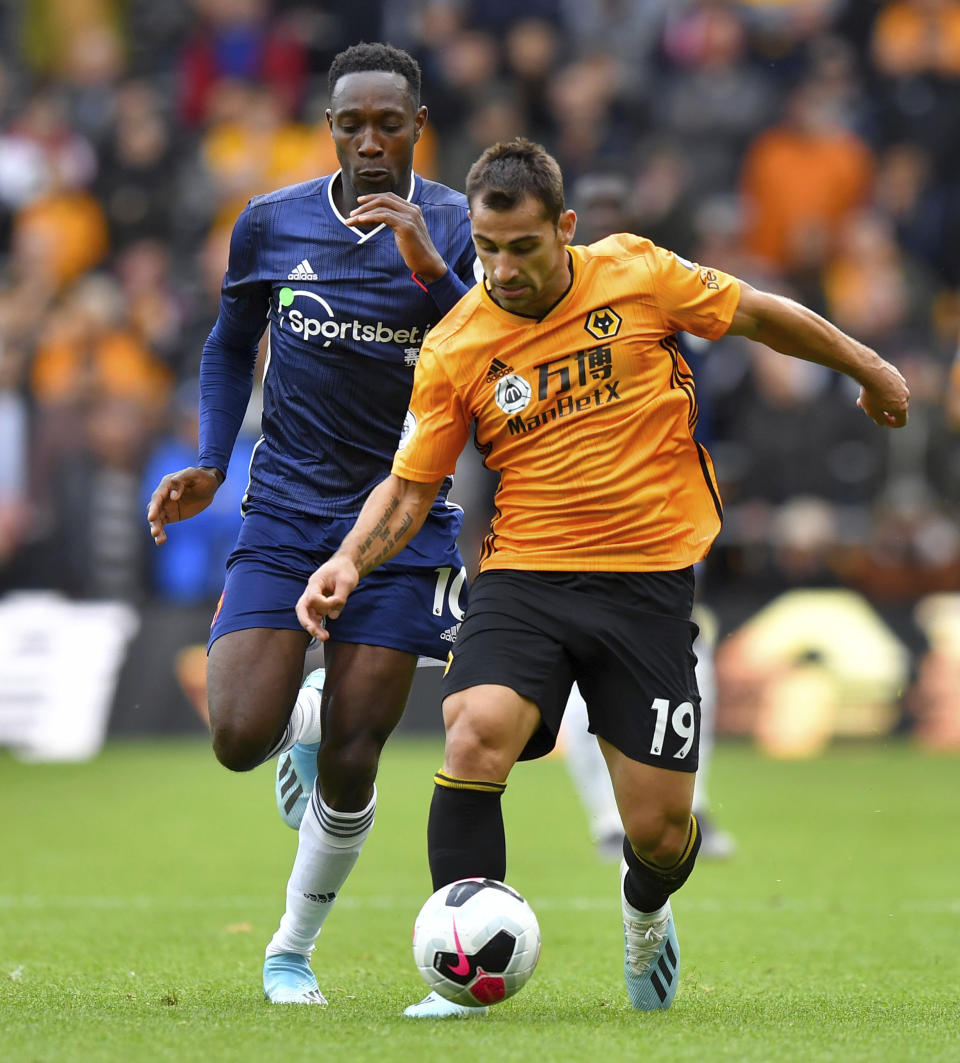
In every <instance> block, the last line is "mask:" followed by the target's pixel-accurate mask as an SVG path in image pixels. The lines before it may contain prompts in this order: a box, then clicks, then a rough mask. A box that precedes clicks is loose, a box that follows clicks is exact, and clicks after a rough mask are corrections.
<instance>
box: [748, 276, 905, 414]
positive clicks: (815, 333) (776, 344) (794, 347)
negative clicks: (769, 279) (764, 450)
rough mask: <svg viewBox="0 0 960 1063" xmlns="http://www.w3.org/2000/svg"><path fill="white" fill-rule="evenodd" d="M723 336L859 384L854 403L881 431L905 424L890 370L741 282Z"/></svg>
mask: <svg viewBox="0 0 960 1063" xmlns="http://www.w3.org/2000/svg"><path fill="white" fill-rule="evenodd" d="M728 335H736V336H746V337H747V338H748V339H751V340H756V341H757V342H758V343H764V344H766V345H767V346H768V347H772V348H773V349H774V350H775V351H780V352H781V353H782V354H789V355H791V356H792V357H794V358H803V359H805V360H806V361H808V362H817V363H819V364H820V365H825V366H827V367H828V368H830V369H835V370H837V371H838V372H840V373H846V375H847V376H849V377H852V378H853V379H854V380H856V381H857V383H858V384H859V385H860V397H859V399H858V400H857V404H858V405H859V406H860V407H861V408H862V409H863V410H864V412H865V413H866V414H867V415H868V416H869V417H870V418H872V420H874V421H875V422H876V423H877V424H878V425H880V426H881V427H882V428H901V427H903V425H905V424H906V423H907V406H908V405H909V402H910V389H909V388H908V387H907V382H906V381H905V380H904V378H903V374H902V373H901V372H900V370H899V369H897V368H896V366H893V365H891V364H890V363H889V362H888V361H886V360H885V359H883V358H881V357H880V355H879V354H877V352H876V351H874V350H871V348H869V347H866V346H864V344H862V343H859V342H858V341H857V340H855V339H853V338H852V337H850V336H848V335H847V334H846V333H845V332H841V331H840V329H838V328H837V327H836V325H832V324H831V323H830V322H829V321H827V320H826V319H825V318H822V317H820V315H819V314H815V313H814V312H813V311H812V310H809V309H808V308H807V307H805V306H801V305H800V304H799V303H795V302H794V301H793V300H792V299H786V298H784V297H783V296H780V295H773V294H772V293H770V292H761V291H757V289H756V288H752V287H751V286H750V285H749V284H744V283H743V282H742V281H741V291H740V304H739V306H738V307H737V310H736V313H735V314H734V317H733V323H732V324H731V325H730V328H729V330H728Z"/></svg>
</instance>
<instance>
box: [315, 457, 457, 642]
mask: <svg viewBox="0 0 960 1063" xmlns="http://www.w3.org/2000/svg"><path fill="white" fill-rule="evenodd" d="M442 482H443V481H442V480H437V481H436V482H435V483H429V484H422V483H416V482H415V481H413V480H405V479H403V478H402V477H400V476H395V475H394V474H392V473H391V475H390V476H388V477H387V478H386V480H384V481H383V482H382V483H380V484H378V485H377V486H376V487H375V488H374V489H373V490H372V491H371V492H370V494H369V495H368V496H367V500H366V502H364V504H363V509H361V510H360V516H359V517H357V520H356V523H355V524H354V526H353V528H351V530H350V531H349V532H348V533H347V535H346V537H345V538H344V540H343V542H342V543H341V544H340V547H339V549H338V550H337V552H336V553H335V554H334V555H333V556H332V557H331V558H330V560H329V561H326V562H324V564H322V565H321V566H320V567H319V568H318V569H317V570H316V572H314V573H313V575H312V576H311V577H310V579H309V580H308V581H307V586H306V588H305V589H304V592H303V594H301V595H300V600H299V601H298V602H297V619H298V620H299V621H300V623H301V624H302V625H303V627H304V629H305V630H306V631H308V632H309V633H310V634H311V635H312V636H313V637H314V638H316V639H320V641H321V642H323V641H325V640H326V639H327V638H328V637H329V635H328V632H327V631H326V629H325V628H324V626H323V625H324V621H325V620H326V618H327V617H328V616H329V617H330V618H331V619H332V620H336V618H337V617H338V616H339V615H340V613H341V612H342V611H343V607H344V606H345V605H346V604H347V598H349V597H350V594H351V592H352V591H353V589H354V587H356V585H357V584H358V583H359V582H360V580H361V578H362V577H363V576H365V575H367V573H368V572H372V571H373V570H374V569H375V568H376V567H377V566H378V565H382V564H383V563H384V561H389V560H390V558H391V557H393V556H394V555H395V554H398V553H399V552H400V551H401V550H402V549H403V548H404V547H405V546H406V545H407V543H408V542H410V540H411V539H412V538H413V537H414V535H416V533H417V532H418V531H419V530H420V526H421V525H422V524H423V522H424V521H425V520H426V518H427V514H428V513H429V512H430V507H431V506H432V505H433V500H434V499H435V498H436V497H437V492H438V491H439V490H440V485H441V484H442Z"/></svg>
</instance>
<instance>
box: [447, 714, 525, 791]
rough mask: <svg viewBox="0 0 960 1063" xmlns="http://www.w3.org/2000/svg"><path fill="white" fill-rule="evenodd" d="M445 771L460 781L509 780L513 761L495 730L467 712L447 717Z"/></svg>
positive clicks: (501, 737) (497, 731)
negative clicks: (507, 778) (508, 776)
mask: <svg viewBox="0 0 960 1063" xmlns="http://www.w3.org/2000/svg"><path fill="white" fill-rule="evenodd" d="M445 720H446V726H447V736H446V743H445V747H444V758H443V762H444V768H445V770H446V771H447V772H449V773H450V774H451V775H453V776H455V777H456V778H458V779H488V780H495V781H499V780H501V779H506V777H507V775H508V773H509V771H510V769H511V767H513V758H512V757H511V756H510V754H509V752H508V750H507V748H505V744H504V741H503V736H502V735H501V734H500V732H499V730H498V729H496V728H490V727H489V726H484V720H483V719H482V718H478V717H477V716H476V715H471V714H470V713H468V712H461V713H456V714H453V715H450V716H447V715H445Z"/></svg>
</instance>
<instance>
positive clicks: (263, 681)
mask: <svg viewBox="0 0 960 1063" xmlns="http://www.w3.org/2000/svg"><path fill="white" fill-rule="evenodd" d="M309 642H310V637H309V636H308V635H307V633H306V632H305V631H304V630H303V629H302V628H301V629H300V630H299V631H294V630H291V629H285V628H262V627H255V628H241V629H239V630H235V631H230V632H227V633H226V634H223V635H221V636H220V637H219V638H218V639H216V641H215V642H214V643H213V644H212V645H211V647H210V651H209V654H208V656H207V702H208V705H209V710H210V724H211V727H212V729H213V731H214V733H215V734H216V733H217V732H223V731H227V730H229V731H230V732H231V733H234V734H238V735H239V734H243V735H248V736H250V737H251V739H253V738H256V739H257V740H259V741H260V742H262V743H265V744H272V741H273V739H275V737H276V736H277V735H279V733H280V732H281V731H282V729H283V728H284V727H285V726H286V723H287V721H288V720H289V718H290V712H291V710H292V709H293V705H294V703H295V702H296V699H297V691H298V689H299V687H300V683H301V681H302V678H303V659H304V655H305V653H306V650H307V646H308V644H309Z"/></svg>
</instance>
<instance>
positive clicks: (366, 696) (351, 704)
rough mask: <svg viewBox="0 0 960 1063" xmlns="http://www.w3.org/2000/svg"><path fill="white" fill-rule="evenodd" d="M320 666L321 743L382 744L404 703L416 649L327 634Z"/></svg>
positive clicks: (333, 745)
mask: <svg viewBox="0 0 960 1063" xmlns="http://www.w3.org/2000/svg"><path fill="white" fill-rule="evenodd" d="M324 667H325V669H326V676H325V679H324V688H323V734H324V746H325V747H327V748H335V749H344V748H346V747H348V746H350V745H352V744H354V743H356V742H372V743H373V744H374V745H375V746H376V747H377V748H380V747H382V746H383V743H384V742H386V740H387V738H388V737H389V736H390V733H391V732H392V731H393V729H394V728H395V727H396V726H397V724H398V723H399V722H400V717H401V716H402V715H403V710H404V708H405V707H406V704H407V698H408V696H409V694H410V687H411V685H412V683H413V677H414V673H415V671H416V667H417V656H416V654H413V653H408V652H406V651H403V650H395V649H392V648H390V647H386V646H371V645H367V644H364V643H353V642H339V641H336V640H334V639H331V640H330V641H328V642H327V643H326V644H325V646H324Z"/></svg>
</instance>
